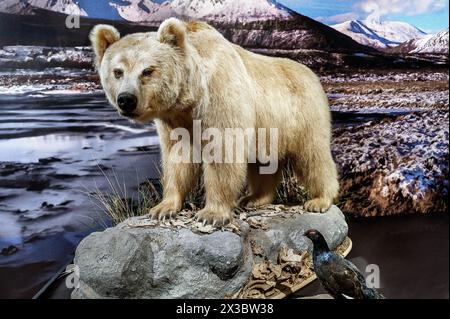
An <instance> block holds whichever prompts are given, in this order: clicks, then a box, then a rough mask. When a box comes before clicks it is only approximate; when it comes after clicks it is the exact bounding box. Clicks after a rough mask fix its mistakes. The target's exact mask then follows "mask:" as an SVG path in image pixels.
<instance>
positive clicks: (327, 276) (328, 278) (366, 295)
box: [304, 229, 384, 299]
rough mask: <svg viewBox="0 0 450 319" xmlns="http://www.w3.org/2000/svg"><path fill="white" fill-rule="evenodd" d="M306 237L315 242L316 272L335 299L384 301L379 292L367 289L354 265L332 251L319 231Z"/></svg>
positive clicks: (311, 231) (314, 261)
mask: <svg viewBox="0 0 450 319" xmlns="http://www.w3.org/2000/svg"><path fill="white" fill-rule="evenodd" d="M304 236H306V237H308V238H309V239H310V240H311V241H312V242H313V248H314V251H313V263H314V271H315V273H316V275H317V277H318V278H319V280H320V282H321V283H322V285H323V287H324V288H325V290H327V292H328V293H329V294H330V295H331V296H332V297H333V298H335V299H348V298H349V297H350V298H353V299H384V296H383V295H381V294H380V293H379V292H378V291H376V290H375V289H372V288H369V287H367V284H366V280H365V279H364V276H363V275H362V274H361V273H360V272H359V270H358V268H356V266H355V265H354V264H352V263H351V262H349V261H348V260H345V259H344V258H342V257H341V256H339V255H337V254H335V253H334V252H332V251H330V248H329V247H328V244H327V242H326V241H325V238H324V237H323V235H322V234H321V233H320V232H319V231H317V230H315V229H312V230H308V231H307V232H306V233H305V234H304Z"/></svg>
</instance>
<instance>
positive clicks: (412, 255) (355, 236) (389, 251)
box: [41, 214, 449, 299]
mask: <svg viewBox="0 0 450 319" xmlns="http://www.w3.org/2000/svg"><path fill="white" fill-rule="evenodd" d="M448 222H449V220H448V215H446V214H445V215H444V214H440V215H423V216H417V215H416V216H398V217H382V218H373V219H349V220H348V224H349V230H350V231H349V236H350V237H351V238H352V240H353V250H352V252H351V253H350V255H349V256H348V258H349V259H350V260H351V261H352V262H353V263H355V264H356V265H357V266H358V268H359V269H360V270H362V271H364V270H365V269H366V266H367V265H371V264H376V265H378V266H379V269H380V282H381V289H380V291H381V292H382V293H383V294H384V295H385V296H386V297H387V298H392V299H412V298H414V299H416V298H417V299H437V298H439V299H448V298H449V238H448V235H449V223H448ZM322 293H324V290H323V289H322V288H321V287H320V284H319V282H318V281H315V282H314V283H312V284H311V285H309V286H308V287H306V288H304V289H303V290H301V291H300V292H298V293H297V294H296V295H295V296H293V297H301V296H311V295H316V294H322ZM69 297H70V291H69V290H68V289H66V288H65V284H64V279H60V280H57V281H56V282H55V284H53V285H52V286H51V287H50V288H49V289H48V290H47V291H46V292H45V293H43V294H42V295H41V298H69Z"/></svg>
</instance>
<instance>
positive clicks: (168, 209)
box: [150, 200, 181, 222]
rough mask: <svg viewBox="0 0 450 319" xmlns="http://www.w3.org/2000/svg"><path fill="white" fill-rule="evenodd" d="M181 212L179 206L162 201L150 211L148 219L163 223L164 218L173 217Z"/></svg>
mask: <svg viewBox="0 0 450 319" xmlns="http://www.w3.org/2000/svg"><path fill="white" fill-rule="evenodd" d="M180 210H181V205H179V204H177V203H175V202H173V201H164V200H163V201H162V202H161V203H159V204H158V205H156V206H155V207H153V208H152V209H150V217H151V218H152V219H157V220H159V221H163V222H164V221H165V220H166V218H168V219H171V218H173V217H175V216H176V215H177V214H178V213H179V212H180Z"/></svg>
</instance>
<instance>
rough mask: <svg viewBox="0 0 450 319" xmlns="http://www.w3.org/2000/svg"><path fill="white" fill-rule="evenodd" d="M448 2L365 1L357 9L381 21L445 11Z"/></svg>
mask: <svg viewBox="0 0 450 319" xmlns="http://www.w3.org/2000/svg"><path fill="white" fill-rule="evenodd" d="M447 6H448V0H363V1H360V2H357V3H356V4H355V8H356V9H357V10H360V11H362V12H364V13H365V14H367V15H368V17H367V19H370V20H373V19H379V18H380V17H382V16H385V15H389V14H404V15H410V16H413V15H419V14H424V13H431V12H436V11H440V10H443V9H445V8H446V7H447Z"/></svg>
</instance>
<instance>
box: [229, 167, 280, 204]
mask: <svg viewBox="0 0 450 319" xmlns="http://www.w3.org/2000/svg"><path fill="white" fill-rule="evenodd" d="M247 178H248V191H249V194H248V195H247V196H244V197H242V198H241V199H240V200H239V203H238V206H239V207H246V208H256V207H260V206H264V205H268V204H272V203H273V201H274V200H275V196H276V192H277V187H278V185H279V183H280V180H281V169H279V170H278V171H277V172H276V173H275V174H271V175H267V174H261V173H260V171H259V165H258V164H250V165H249V167H248V177H247Z"/></svg>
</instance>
